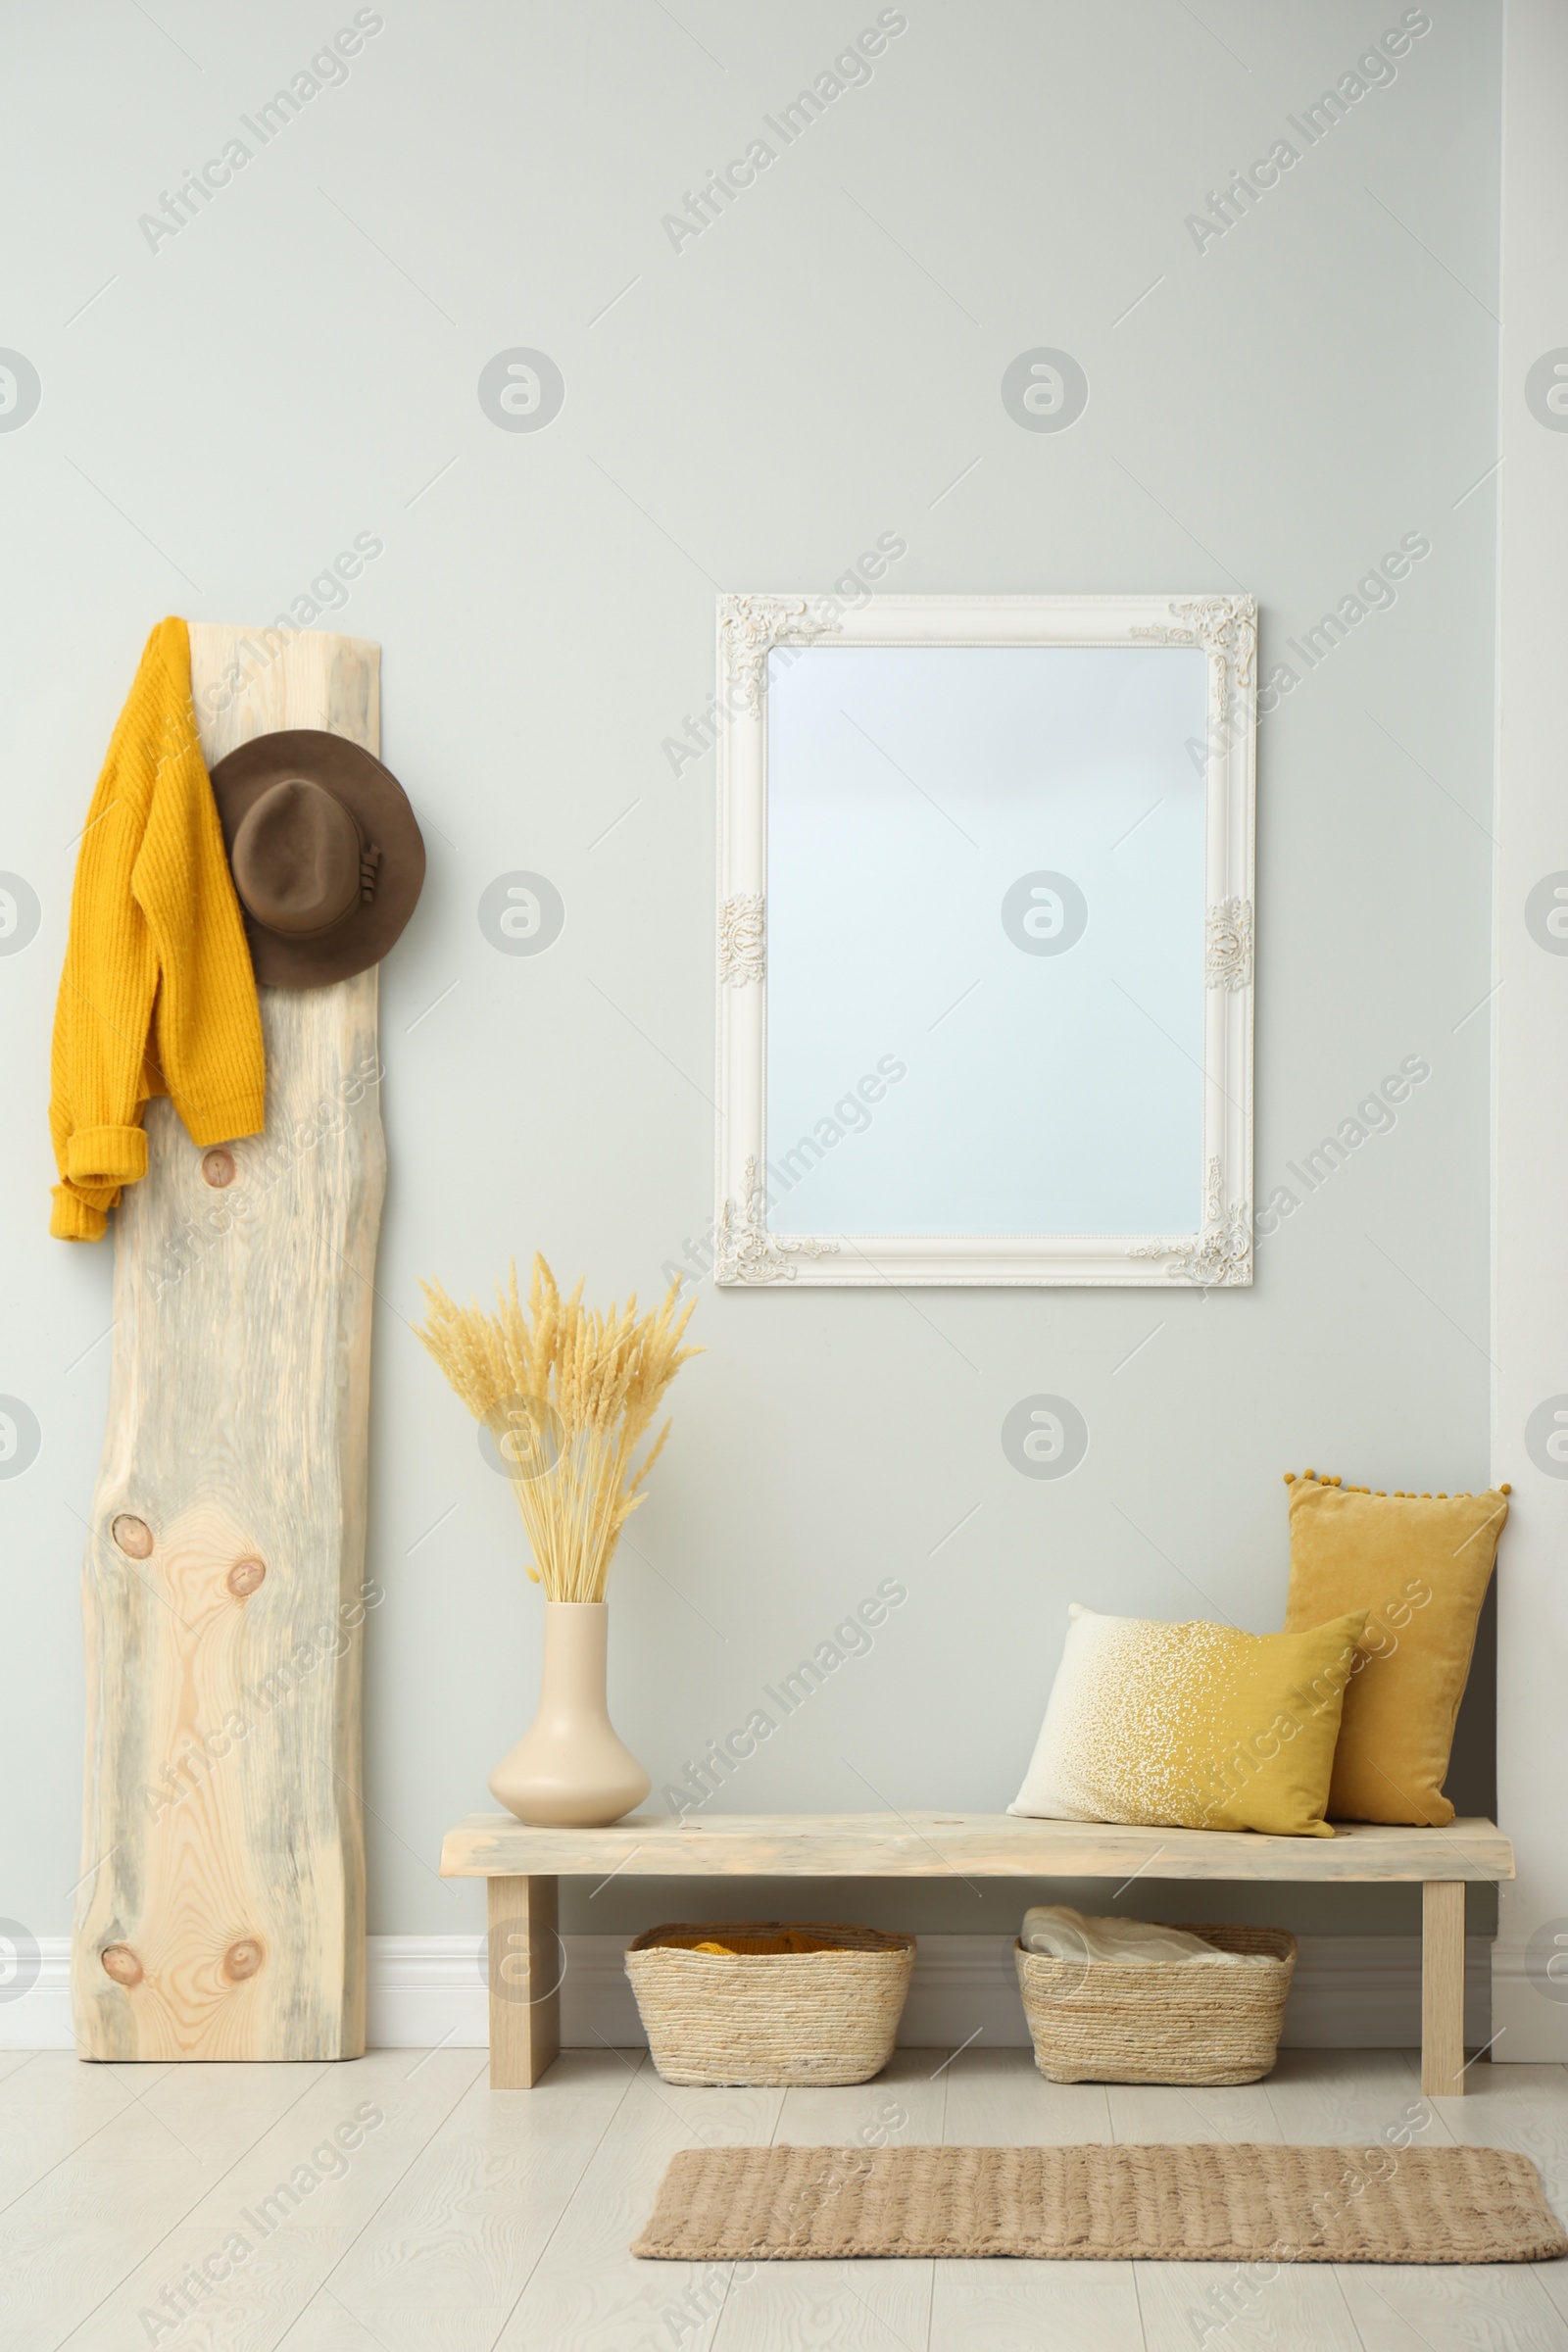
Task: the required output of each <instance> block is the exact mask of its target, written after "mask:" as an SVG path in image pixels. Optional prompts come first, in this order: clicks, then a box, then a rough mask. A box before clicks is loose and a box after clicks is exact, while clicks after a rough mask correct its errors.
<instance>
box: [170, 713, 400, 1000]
mask: <svg viewBox="0 0 1568 2352" xmlns="http://www.w3.org/2000/svg"><path fill="white" fill-rule="evenodd" d="M212 777H213V796H214V798H215V799H216V801H217V803H218V815H219V821H220V823H221V825H222V828H223V841H224V845H225V846H226V848H227V851H228V862H229V868H230V871H231V872H232V874H233V876H234V888H235V890H236V891H237V892H238V893H239V903H240V907H241V910H242V911H243V913H244V916H245V932H246V936H247V938H248V939H249V941H250V943H251V961H252V963H253V964H254V965H255V967H256V977H257V979H258V980H261V981H265V982H266V983H267V985H268V986H269V987H270V988H323V987H325V986H326V984H327V983H328V982H329V981H332V980H347V979H350V978H352V976H353V975H354V973H356V972H363V971H365V970H366V969H367V968H368V966H369V965H370V964H372V963H379V961H380V960H381V957H382V956H384V955H385V954H386V952H387V950H388V949H389V948H390V947H391V946H392V944H393V942H394V941H395V940H396V939H397V937H398V934H399V933H400V932H401V931H402V929H403V926H404V924H405V923H406V922H407V921H408V919H409V917H410V915H411V914H412V913H413V912H414V909H415V907H416V906H417V903H418V897H419V890H420V886H421V885H422V883H423V881H424V843H423V840H422V839H421V838H420V834H419V827H418V824H417V821H416V818H415V814H414V810H413V809H411V808H410V806H409V797H408V794H407V793H406V792H405V791H404V789H403V787H402V785H401V784H400V783H399V782H398V780H397V778H396V776H394V775H393V774H392V772H391V771H390V769H388V768H385V767H383V766H382V765H381V762H380V760H377V759H374V758H373V757H372V756H371V754H370V753H368V751H365V750H364V749H363V748H362V747H361V746H360V745H359V744H357V743H350V742H349V741H348V739H347V738H346V737H345V736H342V735H329V734H326V733H325V732H324V731H323V730H322V729H321V728H319V727H284V728H280V729H279V730H278V731H277V733H275V734H272V735H257V736H254V737H253V738H252V740H251V741H250V742H249V743H242V744H241V745H240V747H239V749H238V751H237V752H230V753H229V755H228V757H227V758H226V759H224V760H220V761H219V762H218V765H217V766H216V767H215V768H214V769H213V771H212Z"/></svg>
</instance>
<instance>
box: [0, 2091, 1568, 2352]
mask: <svg viewBox="0 0 1568 2352" xmlns="http://www.w3.org/2000/svg"><path fill="white" fill-rule="evenodd" d="M483 2068H484V2059H483V2053H482V2052H480V2051H477V2050H463V2051H455V2050H452V2049H442V2050H439V2051H436V2052H432V2053H424V2054H421V2053H418V2052H414V2051H403V2050H399V2051H380V2052H377V2053H375V2054H373V2055H372V2056H371V2057H370V2058H368V2059H365V2060H362V2061H359V2062H357V2063H353V2064H345V2065H338V2066H329V2067H308V2066H307V2067H292V2068H285V2067H269V2066H233V2067H227V2066H223V2067H215V2066H190V2067H175V2068H167V2069H165V2068H153V2067H123V2068H111V2067H92V2068H88V2067H82V2066H79V2065H77V2063H76V2061H75V2060H74V2059H73V2058H72V2057H70V2056H68V2055H66V2054H65V2053H56V2052H40V2053H38V2054H37V2055H36V2057H35V2058H32V2059H30V2060H29V2062H28V2063H27V2064H26V2065H25V2066H22V2067H18V2068H14V2069H12V2070H11V2072H10V2073H9V2074H8V2075H5V2076H0V2154H3V2153H4V2152H5V2151H10V2153H11V2156H12V2159H13V2161H14V2162H18V2161H20V2162H21V2163H22V2166H23V2170H24V2174H25V2168H26V2165H27V2163H28V2162H29V2161H30V2162H32V2163H33V2164H36V2163H38V2162H40V2161H41V2160H42V2159H43V2158H44V2157H46V2156H48V2155H50V2154H51V2152H57V2153H55V2160H54V2161H53V2162H52V2163H51V2164H50V2165H49V2166H48V2169H47V2170H46V2171H44V2172H43V2173H41V2174H38V2175H37V2176H36V2177H33V2178H30V2179H29V2180H28V2182H27V2185H25V2187H24V2188H23V2189H22V2191H21V2193H20V2194H18V2195H17V2196H16V2197H15V2199H14V2200H13V2202H12V2204H11V2206H10V2208H9V2210H7V2211H5V2212H3V2213H0V2314H3V2317H0V2343H3V2345H4V2348H5V2352H59V2348H60V2347H61V2346H62V2345H63V2344H67V2352H130V2348H131V2347H132V2346H139V2345H142V2344H146V2343H148V2342H151V2341H153V2340H154V2336H155V2334H156V2339H157V2341H158V2342H160V2343H164V2344H167V2345H169V2346H171V2347H172V2352H278V2348H279V2347H282V2352H524V2348H525V2352H1192V2348H1193V2347H1194V2346H1195V2345H1198V2346H1201V2347H1206V2352H1568V2263H1563V2264H1543V2265H1540V2266H1536V2267H1534V2268H1532V2267H1530V2266H1524V2265H1518V2266H1515V2265H1505V2264H1497V2265H1493V2266H1489V2267H1487V2268H1485V2269H1474V2270H1470V2269H1446V2268H1442V2267H1425V2266H1410V2267H1408V2268H1403V2267H1396V2266H1385V2265H1381V2264H1379V2265H1365V2266H1360V2265H1342V2266H1339V2267H1338V2268H1335V2269H1329V2268H1327V2267H1326V2266H1320V2265H1315V2264H1301V2265H1297V2266H1294V2267H1289V2268H1287V2269H1285V2270H1284V2271H1282V2272H1281V2274H1280V2275H1279V2277H1278V2278H1274V2279H1271V2278H1268V2277H1267V2276H1266V2274H1263V2273H1261V2272H1257V2273H1253V2274H1252V2275H1250V2276H1249V2275H1248V2274H1246V2273H1243V2272H1240V2271H1239V2270H1237V2269H1236V2268H1234V2267H1227V2266H1221V2265H1198V2264H1179V2263H1167V2264H1155V2263H1146V2264H1139V2265H1137V2266H1134V2265H1131V2264H1126V2263H1087V2262H1086V2263H1070V2262H1064V2263H1036V2262H970V2263H963V2262H952V2263H941V2264H932V2263H879V2262H878V2263H854V2264H852V2263H843V2264H830V2263H823V2264H817V2263H809V2264H785V2263H779V2264H772V2265H760V2266H759V2267H758V2268H757V2269H756V2270H755V2271H753V2272H751V2273H749V2274H748V2273H747V2272H746V2270H745V2268H744V2266H736V2265H730V2264H719V2263H715V2264H710V2265H707V2266H704V2265H700V2264H679V2263H639V2262H635V2261H633V2260H632V2258H631V2257H630V2256H629V2255H628V2253H627V2251H626V2249H627V2246H628V2244H629V2242H630V2240H631V2238H632V2237H633V2236H634V2235H635V2233H636V2231H637V2229H638V2228H639V2227H640V2226H641V2224H642V2222H643V2220H644V2219H645V2218H646V2216H647V2214H648V2212H649V2211H650V2209H651V2207H652V2204H653V2199H654V2194H655V2191H656V2189H657V2187H658V2183H659V2180H660V2178H661V2176H662V2172H663V2168H664V2166H665V2164H666V2163H667V2162H668V2159H669V2157H670V2156H671V2155H672V2154H674V2153H675V2151H676V2150H677V2149H678V2148H682V2147H691V2146H700V2145H702V2144H704V2143H705V2142H706V2143H708V2144H711V2145H723V2144H726V2143H738V2144H765V2143H766V2142H768V2141H769V2140H770V2139H776V2140H788V2141H793V2142H797V2143H802V2142H805V2143H811V2142H820V2143H822V2144H829V2143H831V2144H835V2145H844V2144H853V2142H854V2141H855V2140H856V2139H857V2138H862V2137H864V2135H865V2134H866V2133H867V2132H869V2134H870V2136H871V2138H872V2140H873V2141H874V2140H875V2139H876V2138H877V2137H878V2136H880V2135H883V2134H885V2135H886V2136H889V2137H894V2138H904V2139H907V2140H931V2139H935V2138H937V2137H941V2138H942V2139H944V2140H945V2141H946V2142H947V2144H949V2145H957V2144H962V2143H967V2144H975V2143H980V2144H984V2143H988V2142H989V2143H992V2144H1006V2145H1019V2144H1028V2143H1031V2142H1033V2143H1037V2144H1038V2143H1053V2144H1063V2143H1068V2142H1072V2141H1102V2142H1103V2141H1106V2140H1109V2139H1112V2138H1116V2139H1120V2140H1124V2141H1131V2140H1143V2139H1164V2140H1193V2141H1201V2140H1202V2139H1205V2138H1212V2139H1215V2140H1222V2139H1223V2140H1231V2141H1235V2140H1238V2139H1247V2138H1252V2139H1260V2140H1263V2139H1268V2140H1273V2139H1277V2138H1284V2139H1287V2140H1308V2141H1311V2140H1317V2141H1323V2140H1331V2141H1352V2142H1365V2141H1367V2140H1371V2139H1376V2138H1378V2137H1379V2136H1380V2135H1381V2134H1382V2133H1383V2131H1384V2129H1385V2127H1386V2126H1387V2125H1389V2124H1390V2123H1391V2121H1392V2122H1394V2123H1395V2124H1396V2125H1397V2124H1398V2122H1399V2120H1400V2119H1401V2118H1405V2117H1407V2115H1408V2114H1409V2113H1410V2112H1411V2111H1413V2112H1414V2114H1415V2115H1416V2116H1417V2117H1418V2118H1419V2117H1421V2116H1422V2115H1423V2113H1424V2115H1425V2121H1424V2123H1423V2125H1422V2128H1421V2129H1420V2131H1418V2132H1417V2134H1416V2144H1418V2145H1442V2144H1445V2143H1451V2142H1452V2140H1454V2139H1455V2138H1463V2139H1465V2140H1467V2141H1471V2142H1473V2143H1475V2144H1491V2145H1494V2146H1502V2147H1516V2148H1519V2149H1521V2150H1522V2151H1524V2152H1525V2153H1527V2154H1529V2155H1531V2156H1533V2157H1535V2159H1536V2160H1537V2162H1539V2163H1541V2164H1542V2166H1543V2169H1544V2171H1545V2172H1546V2173H1547V2174H1548V2178H1551V2177H1555V2176H1556V2175H1557V2174H1558V2173H1559V2172H1560V2173H1562V2174H1563V2175H1564V2176H1565V2177H1568V2070H1565V2069H1564V2068H1561V2067H1548V2066H1541V2067H1503V2066H1497V2067H1492V2066H1488V2065H1485V2064H1482V2065H1480V2066H1477V2067H1476V2068H1475V2069H1474V2070H1473V2072H1472V2075H1471V2078H1470V2080H1471V2082H1473V2083H1474V2085H1475V2087H1474V2089H1473V2090H1472V2091H1471V2092H1470V2095H1469V2096H1467V2097H1466V2098H1465V2099H1463V2100H1460V2101H1442V2102H1438V2103H1435V2104H1434V2103H1429V2102H1423V2101H1422V2099H1421V2094H1420V2085H1419V2077H1418V2075H1417V2074H1416V2073H1415V2072H1414V2071H1413V2070H1412V2064H1411V2061H1410V2059H1409V2057H1408V2056H1406V2055H1401V2054H1399V2053H1397V2052H1386V2051H1368V2050H1358V2051H1349V2052H1333V2051H1326V2050H1292V2051H1287V2052H1285V2053H1284V2054H1283V2057H1282V2060H1281V2064H1280V2067H1279V2069H1278V2071H1277V2073H1276V2074H1275V2075H1274V2076H1273V2077H1272V2078H1271V2079H1270V2081H1269V2082H1267V2084H1258V2085H1250V2084H1248V2085H1242V2086H1240V2087H1237V2088H1229V2089H1215V2090H1204V2089H1188V2090H1179V2089H1175V2088H1168V2087H1165V2086H1158V2085H1155V2086H1142V2085H1126V2084H1117V2085H1111V2086H1102V2085H1099V2084H1093V2083H1071V2084H1057V2083H1051V2082H1046V2081H1045V2080H1044V2079H1043V2078H1042V2077H1041V2076H1040V2075H1039V2074H1038V2073H1037V2072H1036V2071H1035V2068H1034V2066H1033V2063H1032V2059H1031V2055H1030V2053H1029V2052H1028V2051H1026V2050H1015V2049H1008V2050H1001V2049H999V2050H991V2051H986V2050H984V2049H982V2048H981V2047H979V2046H975V2047H971V2048H970V2049H967V2050H964V2051H962V2052H960V2053H959V2054H958V2055H957V2056H956V2057H955V2058H953V2059H951V2060H947V2059H945V2058H944V2056H943V2054H942V2053H941V2052H940V2051H937V2050H914V2049H909V2050H902V2051H900V2052H899V2053H898V2054H897V2057H896V2059H895V2061H894V2064H893V2067H892V2068H891V2069H890V2070H889V2072H888V2073H887V2074H886V2075H884V2076H883V2077H881V2078H879V2079H878V2080H877V2081H876V2082H869V2083H865V2084H860V2085H855V2086H852V2087H848V2088H845V2089H840V2090H831V2089H824V2090H809V2091H808V2090H803V2091H790V2092H782V2091H766V2090H695V2089H679V2088H675V2087H672V2086H671V2085H669V2084H667V2083H663V2082H660V2081H659V2079H658V2077H657V2075H656V2074H655V2073H654V2072H653V2069H652V2065H651V2062H650V2061H649V2060H648V2058H647V2055H646V2052H642V2051H634V2052H626V2053H614V2052H612V2051H609V2050H604V2051H599V2052H595V2053H593V2054H591V2055H590V2054H588V2053H567V2054H566V2055H564V2057H563V2058H562V2059H561V2061H560V2062H559V2064H558V2065H557V2067H556V2068H555V2069H553V2070H552V2072H551V2074H550V2075H549V2076H547V2077H546V2078H545V2080H544V2082H542V2083H541V2084H540V2086H539V2087H538V2089H536V2090H535V2091H532V2092H530V2093H529V2094H528V2095H527V2097H525V2098H524V2097H519V2096H518V2095H516V2094H515V2093H492V2092H491V2091H490V2090H489V2089H488V2086H487V2084H486V2082H485V2081H484V2077H483ZM29 2077H31V2078H32V2081H31V2082H30V2083H29V2080H28V2078H29ZM302 2082H303V2084H304V2087H303V2089H302V2088H301V2087H300V2085H301V2083H302ZM133 2094H134V2095H133ZM366 2102H370V2103H372V2104H373V2105H374V2106H375V2107H376V2108H377V2110H378V2111H379V2112H380V2114H381V2118H382V2121H381V2123H380V2125H379V2126H377V2127H376V2128H375V2129H374V2130H373V2131H368V2132H367V2133H366V2134H365V2136H364V2138H363V2140H362V2142H361V2145H360V2146H359V2147H358V2148H357V2149H356V2150H354V2151H353V2153H352V2156H351V2158H350V2162H349V2164H348V2168H347V2169H346V2170H345V2171H342V2172H341V2173H334V2172H333V2170H332V2169H331V2168H330V2166H329V2165H323V2168H322V2169H323V2171H324V2172H325V2173H326V2178H325V2179H324V2180H322V2181H321V2182H320V2183H319V2186H318V2187H317V2188H316V2189H315V2190H314V2191H313V2192H312V2193H311V2194H310V2196H309V2197H305V2196H303V2195H302V2197H301V2201H300V2203H299V2205H298V2206H297V2207H287V2206H285V2207H284V2208H282V2209H280V2210H279V2211H274V2212H273V2213H272V2214H271V2215H270V2220H269V2217H268V2216H267V2215H266V2213H265V2212H263V2211H262V2210H261V2201H262V2200H264V2199H267V2198H268V2197H269V2196H270V2192H271V2191H272V2190H273V2189H275V2187H276V2185H277V2183H278V2182H279V2181H280V2180H287V2179H289V2178H290V2176H291V2172H292V2168H293V2166H294V2165H295V2164H296V2163H297V2162H299V2161H306V2162H308V2161H310V2157H311V2155H312V2152H313V2151H318V2152H319V2151H320V2150H322V2149H323V2148H326V2147H327V2146H328V2145H329V2142H330V2138H331V2134H332V2133H333V2131H334V2130H335V2126H336V2124H337V2122H338V2121H339V2120H341V2119H343V2118H344V2117H352V2115H353V2114H354V2111H355V2109H356V2108H357V2107H359V2106H361V2105H362V2104H364V2103H366ZM52 2104H53V2105H54V2106H55V2107H56V2108H57V2109H58V2111H59V2113H58V2117H57V2118H56V2119H55V2121H53V2122H51V2120H50V2110H51V2105H52ZM901 2118H902V2119H903V2120H902V2121H901V2120H900V2119H901ZM95 2123H96V2128H95V2129H90V2130H88V2131H87V2135H86V2136H85V2137H82V2136H80V2135H79V2134H80V2131H81V2129H82V2127H83V2126H84V2125H85V2126H92V2125H94V2124H95ZM51 2133H52V2134H53V2136H50V2134H51ZM29 2151H30V2155H29ZM247 2214H249V2215H250V2216H251V2217H252V2218H251V2220H250V2221H247V2220H246V2218H245V2217H246V2215H247ZM257 2221H267V2222H268V2226H267V2227H266V2228H265V2229H258V2228H256V2227H255V2226H254V2225H255V2223H256V2222H257ZM235 2228H238V2229H241V2230H242V2231H246V2232H248V2233H249V2234H250V2235H251V2237H252V2239H253V2242H252V2244H251V2245H250V2248H249V2251H248V2253H247V2256H246V2258H245V2261H244V2264H243V2266H237V2267H236V2268H235V2270H234V2272H233V2274H232V2275H231V2276H230V2277H229V2278H226V2279H224V2280H222V2281H221V2284H220V2285H219V2286H218V2287H216V2288H215V2289H214V2290H213V2291H211V2292H209V2293H207V2294H205V2295H203V2296H201V2297H200V2298H198V2297H197V2296H196V2295H195V2292H194V2290H193V2289H191V2288H190V2286H189V2280H190V2278H191V2277H192V2275H193V2274H197V2275H199V2273H200V2270H201V2266H202V2265H203V2264H204V2263H205V2262H207V2261H209V2260H210V2259H211V2258H212V2256H213V2255H214V2252H215V2249H218V2250H221V2249H222V2248H223V2246H224V2245H225V2243H226V2240H227V2237H228V2235H229V2233H230V2232H231V2231H232V2230H233V2229H235ZM182 2282H183V2283H182ZM171 2288H173V2289H174V2290H176V2293H186V2294H187V2295H188V2297H189V2306H188V2310H187V2313H186V2316H184V2317H183V2318H182V2320H181V2321H180V2324H179V2326H178V2327H177V2328H174V2327H166V2326H161V2325H160V2321H159V2317H158V2315H159V2313H160V2312H162V2313H164V2314H165V2315H167V2313H168V2311H169V2310H170V2309H171V2308H172V2307H171V2306H169V2305H167V2304H165V2303H164V2302H163V2301H162V2298H163V2297H164V2296H165V2295H166V2294H167V2293H168V2291H169V2290H170V2289H171ZM148 2313H152V2314H153V2315H154V2316H153V2317H152V2319H150V2320H149V2318H148V2317H147V2316H146V2315H147V2314H148ZM68 2338H69V2343H68Z"/></svg>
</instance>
